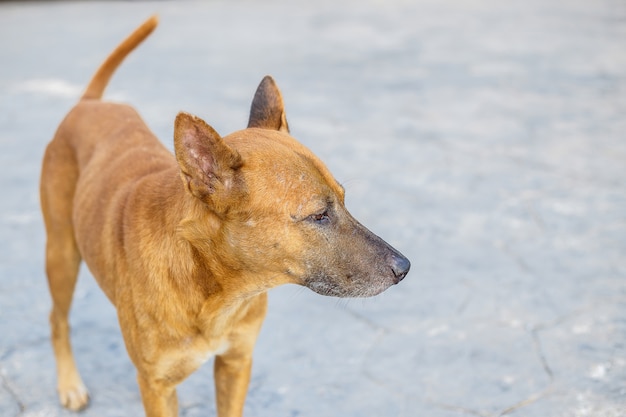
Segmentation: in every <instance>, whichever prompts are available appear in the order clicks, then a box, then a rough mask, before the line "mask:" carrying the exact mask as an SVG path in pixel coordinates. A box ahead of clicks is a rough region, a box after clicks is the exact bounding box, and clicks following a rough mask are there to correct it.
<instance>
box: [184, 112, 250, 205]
mask: <svg viewBox="0 0 626 417" xmlns="http://www.w3.org/2000/svg"><path fill="white" fill-rule="evenodd" d="M174 150H175V152H176V160H177V161H178V165H179V167H180V173H181V178H182V180H183V185H184V186H185V188H186V189H187V191H188V192H189V193H191V194H192V195H193V196H195V197H196V198H198V199H200V200H202V201H204V202H206V203H207V204H209V205H210V206H212V208H213V209H214V210H216V211H218V212H219V211H222V210H223V209H225V208H226V207H224V205H225V204H228V201H229V200H230V199H229V198H228V197H229V196H232V195H233V191H235V189H236V188H237V185H238V182H237V170H238V169H239V168H240V167H241V165H242V160H241V156H240V155H239V153H238V152H237V151H235V150H234V149H232V148H230V147H229V146H228V145H226V143H224V141H223V140H222V138H221V137H220V135H219V134H218V133H217V132H216V131H215V130H214V129H213V128H212V127H211V126H209V125H208V124H207V123H206V122H205V121H204V120H202V119H200V118H199V117H196V116H193V115H191V114H189V113H184V112H181V113H178V115H177V116H176V122H175V124H174Z"/></svg>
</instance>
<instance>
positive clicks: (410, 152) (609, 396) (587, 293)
mask: <svg viewBox="0 0 626 417" xmlns="http://www.w3.org/2000/svg"><path fill="white" fill-rule="evenodd" d="M154 12H157V13H159V14H160V16H161V26H160V27H159V29H158V30H157V32H155V34H154V35H153V36H152V37H151V38H150V39H149V40H148V41H147V42H146V43H145V44H144V45H143V46H142V47H141V48H140V49H139V50H137V51H136V52H135V53H134V54H133V55H132V56H131V57H130V58H129V59H128V61H127V62H126V63H125V64H124V65H123V66H122V67H121V68H120V70H119V72H118V73H117V74H116V76H115V77H114V79H113V81H112V83H111V85H110V88H109V90H108V92H107V94H106V96H107V97H108V98H112V99H115V100H122V101H127V102H130V103H132V104H133V105H134V106H135V107H136V108H137V109H138V110H139V111H140V113H141V114H142V115H143V116H144V118H145V119H146V121H147V122H148V124H149V126H150V127H151V128H152V129H153V130H154V131H155V132H156V134H157V135H158V136H159V137H160V138H162V139H163V141H164V143H166V144H167V145H168V146H170V147H171V137H172V121H173V118H174V115H175V114H176V112H178V111H179V110H186V111H189V112H192V113H196V114H198V115H200V116H202V117H203V118H205V119H206V120H207V121H208V122H209V123H211V124H212V125H213V126H214V127H215V128H216V129H217V130H218V131H219V132H221V133H223V134H225V133H227V132H230V131H233V130H236V129H239V128H241V127H243V126H244V124H245V122H246V117H247V110H248V106H249V102H250V99H251V96H252V94H253V92H254V88H255V87H256V85H257V83H258V82H259V81H260V79H261V78H262V76H263V75H265V74H268V73H270V74H273V75H274V76H275V78H276V79H277V81H278V83H279V85H280V86H281V88H282V90H283V93H284V96H285V100H286V104H287V111H288V117H289V122H290V126H291V127H292V129H293V134H294V136H296V137H297V138H299V139H300V140H301V141H302V142H303V143H305V144H306V145H307V146H309V147H310V148H312V150H313V151H314V152H316V153H317V154H318V155H319V156H320V157H321V158H322V159H323V160H324V161H326V162H327V164H328V166H329V167H330V169H331V171H333V172H334V174H335V176H336V177H337V178H338V180H339V181H341V182H342V183H343V184H344V185H345V187H346V189H347V191H348V195H347V204H348V207H349V208H350V210H351V211H352V212H353V214H354V215H355V217H357V218H359V219H360V220H362V222H363V223H364V224H366V225H367V226H368V227H370V228H371V229H373V230H374V231H375V232H377V233H378V234H380V235H382V236H383V237H384V238H386V239H387V240H388V241H389V242H390V243H392V244H393V245H394V246H396V247H398V248H399V249H400V250H402V252H404V253H405V254H406V255H407V256H408V257H409V258H410V259H411V260H412V263H413V269H412V271H411V273H410V275H409V276H408V278H407V279H406V280H405V281H404V282H402V284H401V285H399V286H397V287H394V288H392V289H390V290H389V291H388V292H386V293H384V294H382V295H381V296H379V297H376V298H374V299H368V300H336V299H328V298H323V297H319V296H317V295H315V294H312V293H310V292H309V291H308V290H305V289H301V288H296V287H284V288H278V289H276V290H273V291H272V292H271V294H270V311H269V315H268V318H267V321H266V323H265V326H264V328H263V331H262V334H261V338H260V340H259V343H258V347H257V349H256V356H255V365H254V372H253V379H252V382H251V386H250V391H249V396H248V401H247V404H246V415H247V416H267V415H273V416H290V417H292V416H294V417H295V416H314V415H315V416H342V417H345V416H355V417H357V416H358V417H364V416H369V417H374V416H376V417H379V416H385V417H387V416H401V417H414V416H426V417H471V416H484V417H498V416H507V417H508V416H510V417H535V416H536V417H624V416H626V321H625V320H624V316H625V313H626V182H625V181H624V178H625V177H626V141H625V140H624V139H625V136H624V135H625V134H626V133H625V132H626V77H625V74H626V49H625V48H624V45H626V5H625V4H624V2H623V1H621V0H598V1H593V2H591V1H586V0H569V1H565V0H563V1H558V0H529V1H525V2H501V1H497V0H473V1H461V0H415V1H402V0H391V1H385V2H382V1H375V0H366V1H356V0H346V1H342V2H337V1H329V0H322V1H317V2H302V1H286V0H268V1H263V2H252V1H211V2H200V1H198V2H194V1H185V2H168V1H159V2H62V1H57V2H34V3H27V2H16V3H12V2H0V63H1V64H0V190H2V192H3V198H2V199H0V235H1V236H2V237H3V239H2V241H1V242H0V245H2V246H1V249H2V250H0V416H7V417H17V416H20V417H35V416H38V417H43V416H45V417H67V416H72V415H74V413H71V412H69V411H66V410H63V409H62V408H60V406H59V405H58V401H57V399H56V393H55V374H54V373H55V370H54V363H53V360H52V353H51V348H50V345H49V342H48V332H49V330H48V325H47V315H48V310H49V308H50V302H49V297H48V294H47V288H46V283H45V278H44V275H43V239H44V236H43V226H42V223H41V220H40V215H39V209H38V195H37V181H38V174H39V163H40V160H41V155H42V153H43V149H44V147H45V144H46V143H47V141H48V140H49V139H50V137H51V136H52V134H53V132H54V130H55V129H56V126H57V125H58V123H59V122H60V120H61V118H62V117H63V116H64V114H65V113H66V112H67V111H68V110H69V108H70V107H71V106H72V104H73V103H74V102H75V100H76V98H77V97H78V95H79V94H80V92H81V90H82V88H83V86H84V85H85V83H86V82H87V81H88V79H89V78H90V76H91V74H92V73H93V71H94V70H95V68H96V67H97V65H98V64H99V63H100V62H101V61H102V59H103V58H104V57H105V56H106V54H107V53H108V52H109V51H110V50H111V48H112V47H113V46H114V45H115V44H116V43H117V42H118V41H119V40H120V39H121V38H123V37H124V36H125V35H126V34H127V33H129V31H130V30H131V29H132V28H134V27H135V26H136V25H137V24H138V23H139V22H141V21H143V19H144V18H146V17H147V16H148V15H150V14H152V13H154ZM72 324H73V341H74V347H75V351H76V356H77V362H78V366H79V368H80V370H81V372H82V374H83V378H84V380H85V383H86V384H87V386H88V388H89V389H90V392H91V395H92V404H91V406H90V408H89V409H87V410H86V411H85V412H84V413H82V414H81V415H84V416H106V417H113V416H129V415H132V416H134V415H142V413H143V411H142V408H141V402H140V398H139V392H138V389H137V386H136V383H135V373H134V370H133V367H132V365H131V363H130V361H129V359H128V358H127V356H126V352H125V349H124V344H123V341H122V339H121V336H120V333H119V329H118V327H117V321H116V317H115V311H114V310H113V308H112V307H111V306H110V305H109V304H108V302H107V301H106V299H105V298H104V296H103V295H102V294H101V293H100V291H99V289H98V288H97V286H96V285H95V284H94V282H93V279H92V278H91V277H90V276H89V273H88V272H87V271H83V272H82V276H81V278H80V280H79V284H78V288H77V291H76V295H75V301H74V307H73V313H72ZM179 396H180V406H181V416H184V417H195V416H205V415H214V414H215V407H214V405H213V402H214V394H213V383H212V378H211V366H210V365H207V366H205V367H204V368H202V369H201V370H200V371H199V372H197V373H196V374H194V375H193V376H192V377H190V378H189V379H188V380H187V381H185V382H184V383H183V384H182V386H181V388H180V390H179Z"/></svg>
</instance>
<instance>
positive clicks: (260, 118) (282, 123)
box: [248, 75, 289, 133]
mask: <svg viewBox="0 0 626 417" xmlns="http://www.w3.org/2000/svg"><path fill="white" fill-rule="evenodd" d="M248 127H259V128H261V129H272V130H279V131H281V132H287V133H289V125H288V124H287V116H286V115H285V105H284V103H283V96H282V94H280V90H279V89H278V86H277V85H276V82H275V81H274V79H273V78H272V77H270V76H269V75H266V76H265V78H263V80H262V81H261V84H259V87H258V88H257V89H256V93H255V94H254V98H253V99H252V106H250V120H249V121H248Z"/></svg>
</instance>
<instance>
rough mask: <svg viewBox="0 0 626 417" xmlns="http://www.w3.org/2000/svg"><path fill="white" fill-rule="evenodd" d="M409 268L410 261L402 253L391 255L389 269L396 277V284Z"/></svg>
mask: <svg viewBox="0 0 626 417" xmlns="http://www.w3.org/2000/svg"><path fill="white" fill-rule="evenodd" d="M409 269H411V262H409V260H408V259H407V258H405V257H404V256H402V255H398V256H396V255H394V256H392V257H391V270H392V271H393V275H394V277H395V278H396V284H397V283H398V282H400V281H402V280H403V279H404V277H406V274H408V273H409Z"/></svg>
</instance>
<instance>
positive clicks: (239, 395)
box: [214, 352, 252, 417]
mask: <svg viewBox="0 0 626 417" xmlns="http://www.w3.org/2000/svg"><path fill="white" fill-rule="evenodd" d="M251 369H252V352H250V353H249V354H248V355H242V354H239V353H230V354H229V353H226V354H224V355H220V356H216V357H215V365H214V374H215V392H216V396H217V415H218V416H219V417H241V416H242V415H243V405H244V403H245V400H246V392H247V391H248V384H249V383H250V372H251Z"/></svg>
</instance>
